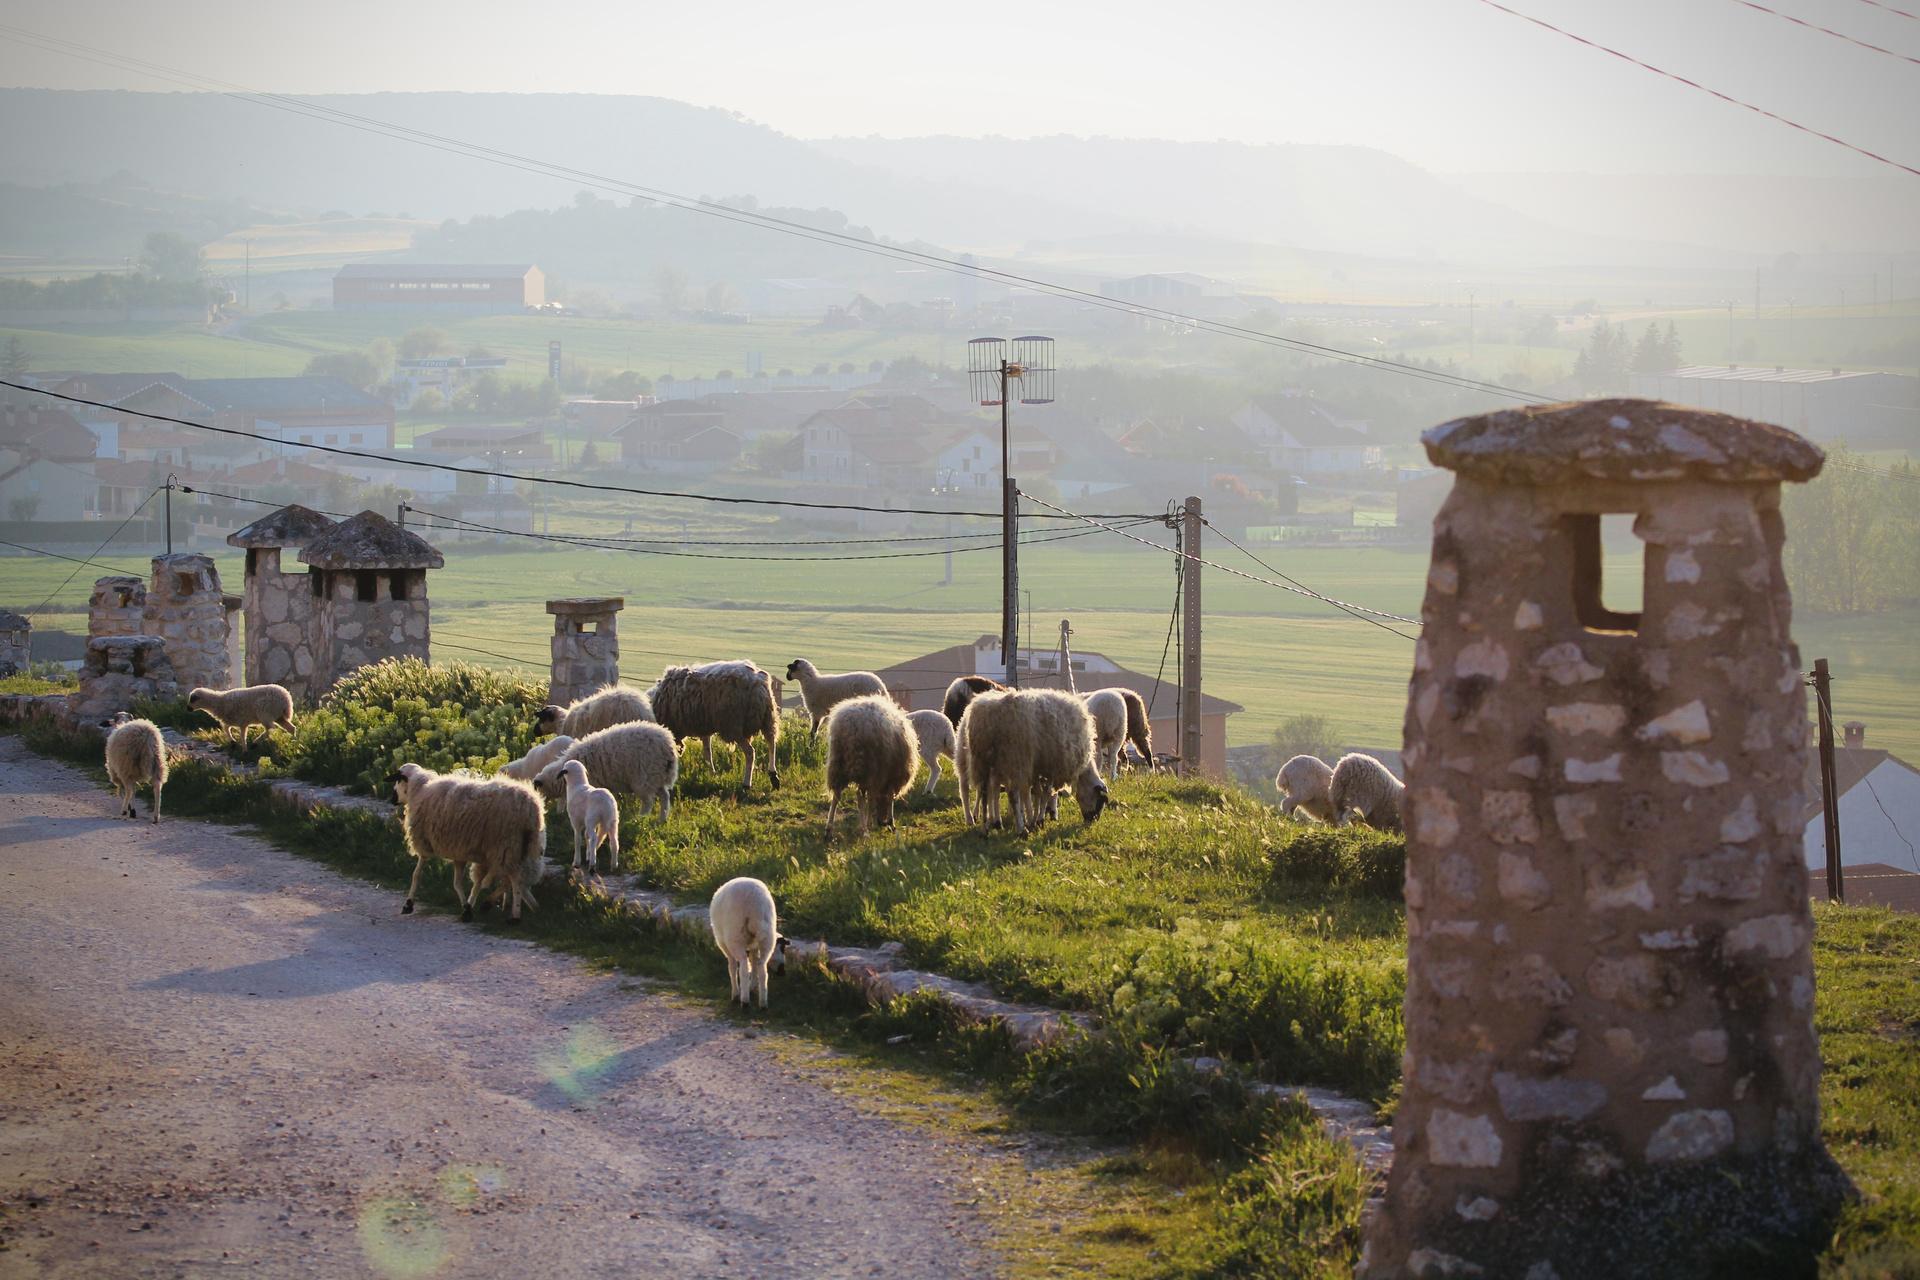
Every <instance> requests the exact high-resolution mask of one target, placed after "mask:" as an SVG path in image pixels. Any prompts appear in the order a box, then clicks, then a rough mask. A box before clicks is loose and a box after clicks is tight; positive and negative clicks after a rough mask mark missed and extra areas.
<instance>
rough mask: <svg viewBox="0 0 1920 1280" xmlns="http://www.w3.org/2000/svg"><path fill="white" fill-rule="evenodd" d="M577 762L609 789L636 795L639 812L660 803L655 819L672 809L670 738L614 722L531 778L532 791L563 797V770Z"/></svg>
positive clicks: (653, 727) (675, 778)
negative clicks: (611, 726)
mask: <svg viewBox="0 0 1920 1280" xmlns="http://www.w3.org/2000/svg"><path fill="white" fill-rule="evenodd" d="M574 761H578V762H579V764H580V765H581V767H583V768H584V769H585V770H586V771H587V776H588V777H590V778H592V779H593V780H594V782H595V783H596V784H598V785H599V786H602V787H605V788H606V789H607V790H609V791H624V792H626V793H627V794H628V795H634V796H638V797H640V810H641V812H642V813H644V812H646V811H647V809H649V808H651V807H652V805H653V802H654V801H655V800H656V799H657V800H659V802H660V821H662V822H665V821H666V820H667V818H668V816H669V815H670V814H671V813H672V811H673V788H674V785H675V784H676V783H678V782H679V781H680V753H679V751H678V750H677V749H676V748H675V746H674V742H673V735H672V734H670V733H668V732H667V731H666V730H665V729H663V728H661V727H660V726H659V725H657V724H649V723H646V722H644V721H641V722H636V723H634V724H617V725H615V726H613V728H611V729H602V730H601V731H600V732H598V733H590V734H588V735H587V736H586V737H584V738H582V739H580V741H578V742H576V743H574V744H573V745H572V746H571V747H568V748H567V750H566V753H565V754H564V755H562V756H561V757H560V758H559V759H558V760H551V761H548V762H547V765H546V766H545V767H544V768H542V769H541V770H540V772H539V773H537V774H535V775H534V778H533V787H534V790H536V791H538V792H539V793H540V794H541V795H543V796H545V797H546V798H547V799H549V800H558V799H560V798H561V797H562V796H564V795H566V794H567V780H566V777H565V770H566V767H567V765H568V764H569V763H570V762H574Z"/></svg>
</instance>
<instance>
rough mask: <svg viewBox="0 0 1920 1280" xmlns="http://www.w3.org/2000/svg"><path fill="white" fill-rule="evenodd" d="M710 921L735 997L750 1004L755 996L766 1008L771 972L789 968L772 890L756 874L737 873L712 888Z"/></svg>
mask: <svg viewBox="0 0 1920 1280" xmlns="http://www.w3.org/2000/svg"><path fill="white" fill-rule="evenodd" d="M707 922H708V924H710V925H711V926H712V927H713V940H714V941H715V942H717V943H719V944H720V953H721V954H722V955H724V956H726V958H727V986H728V987H729V989H730V991H731V993H732V998H733V999H735V1000H738V1001H739V1002H740V1003H741V1004H746V1005H750V1004H752V1003H753V1001H754V999H755V997H756V996H757V997H758V998H759V1001H760V1007H761V1008H762V1009H764V1008H766V1007H767V974H768V972H769V971H771V972H774V973H785V972H786V968H787V940H786V939H785V938H783V937H781V936H780V920H779V916H778V915H777V914H776V913H775V911H774V908H773V892H772V890H770V889H768V888H767V886H766V885H765V884H763V883H761V882H760V881H758V880H755V879H754V878H753V877H752V876H736V877H734V878H733V879H731V880H729V881H727V882H726V883H725V884H723V885H721V886H720V887H719V888H718V889H716V890H714V893H713V901H712V902H710V903H709V904H708V905H707Z"/></svg>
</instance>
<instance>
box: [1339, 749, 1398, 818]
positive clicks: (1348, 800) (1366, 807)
mask: <svg viewBox="0 0 1920 1280" xmlns="http://www.w3.org/2000/svg"><path fill="white" fill-rule="evenodd" d="M1406 789H1407V788H1406V784H1404V783H1402V782H1401V781H1400V779H1398V778H1396V777H1394V776H1393V774H1392V773H1391V772H1389V771H1388V769H1387V766H1385V765H1384V764H1381V763H1380V762H1379V761H1378V760H1375V759H1374V758H1373V757H1372V756H1367V755H1360V754H1359V753H1357V752H1356V753H1355V754H1353V755H1345V756H1341V757H1340V762H1339V763H1338V764H1336V765H1334V766H1333V775H1332V777H1331V778H1330V779H1329V780H1328V782H1327V804H1328V806H1329V807H1330V808H1331V809H1332V810H1333V812H1334V825H1336V826H1342V827H1344V826H1346V825H1347V822H1348V820H1349V818H1350V816H1351V815H1352V814H1354V813H1358V814H1359V815H1360V818H1361V820H1362V821H1363V822H1365V823H1366V824H1367V825H1368V826H1370V827H1378V828H1379V829H1380V830H1382V831H1398V830H1400V794H1401V793H1402V792H1403V791H1405V790H1406Z"/></svg>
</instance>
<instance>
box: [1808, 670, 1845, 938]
mask: <svg viewBox="0 0 1920 1280" xmlns="http://www.w3.org/2000/svg"><path fill="white" fill-rule="evenodd" d="M1813 702H1814V711H1815V715H1816V716H1817V717H1818V720H1819V724H1820V814H1821V817H1822V819H1823V820H1824V822H1823V825H1824V827H1825V831H1826V838H1827V897H1828V899H1829V900H1830V901H1833V902H1845V901H1846V900H1847V895H1846V886H1845V885H1844V884H1843V883H1842V877H1841V874H1840V797H1839V795H1838V794H1837V792H1838V790H1839V788H1838V786H1837V785H1836V783H1835V780H1834V772H1833V675H1832V673H1831V672H1830V671H1828V669H1827V660H1826V659H1825V658H1815V659H1814V662H1813Z"/></svg>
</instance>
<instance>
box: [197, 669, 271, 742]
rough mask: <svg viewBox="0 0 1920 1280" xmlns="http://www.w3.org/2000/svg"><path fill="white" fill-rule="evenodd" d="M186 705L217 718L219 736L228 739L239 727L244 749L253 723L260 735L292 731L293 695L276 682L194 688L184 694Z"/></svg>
mask: <svg viewBox="0 0 1920 1280" xmlns="http://www.w3.org/2000/svg"><path fill="white" fill-rule="evenodd" d="M187 707H188V708H189V709H190V710H193V711H204V712H206V713H207V714H208V715H210V716H212V717H213V718H214V719H215V720H217V721H219V723H220V728H221V729H222V731H223V732H222V734H221V736H222V737H224V738H225V739H226V740H227V741H229V742H231V741H233V733H234V730H236V729H238V730H239V731H240V748H241V750H243V751H244V750H245V749H246V746H247V737H248V735H249V734H251V733H252V732H253V727H254V726H255V725H259V726H260V729H261V735H260V736H261V737H263V738H264V737H265V736H266V735H267V734H268V733H270V732H272V731H273V730H274V729H285V730H286V731H287V732H288V733H292V732H293V695H292V694H290V693H288V692H287V691H286V690H285V689H284V688H282V687H281V686H279V685H277V684H250V685H247V686H245V687H244V688H240V689H227V690H224V691H223V690H220V689H195V690H192V691H191V692H190V693H188V694H187Z"/></svg>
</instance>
